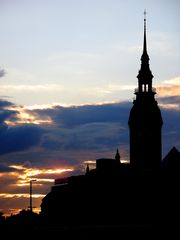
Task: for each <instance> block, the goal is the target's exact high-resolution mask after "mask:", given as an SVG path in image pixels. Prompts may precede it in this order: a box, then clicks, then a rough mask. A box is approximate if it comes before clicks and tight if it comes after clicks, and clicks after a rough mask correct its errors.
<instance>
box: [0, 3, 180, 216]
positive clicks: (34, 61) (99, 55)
mask: <svg viewBox="0 0 180 240" xmlns="http://www.w3.org/2000/svg"><path fill="white" fill-rule="evenodd" d="M70 2H71V4H68V3H67V2H66V1H60V2H59V1H55V2H54V3H53V4H52V3H51V2H49V3H48V2H47V3H44V1H41V0H36V1H34V0H32V1H20V0H17V1H16V3H10V2H9V1H8V0H7V1H4V3H1V4H0V5H1V8H0V9H1V10H0V11H1V21H0V27H1V51H0V52H1V54H0V82H1V83H0V85H1V87H0V95H1V97H0V98H1V99H0V142H1V144H0V211H3V212H5V213H7V214H11V213H17V212H18V211H19V210H20V209H27V208H28V206H29V181H30V180H31V179H34V178H35V179H37V182H36V183H35V184H34V186H33V202H34V207H37V209H36V208H34V210H39V207H40V204H41V199H42V198H43V197H44V196H45V195H46V194H47V193H48V192H49V190H50V188H51V186H52V184H53V181H54V179H56V178H57V177H60V176H61V177H67V176H71V175H78V174H82V173H84V172H85V169H86V165H87V163H88V164H89V167H90V169H91V168H93V167H95V159H98V158H104V157H108V158H112V156H114V154H115V152H116V149H117V147H118V148H119V152H120V155H121V160H122V161H124V162H127V161H129V159H130V153H129V129H128V125H127V119H128V117H129V111H130V109H131V107H132V98H133V97H134V96H133V90H134V88H135V87H137V79H136V74H137V70H138V69H139V65H140V61H139V57H140V55H141V53H142V34H140V33H141V32H142V30H143V26H142V12H143V10H144V8H146V9H147V11H148V14H147V18H148V23H147V27H148V33H147V37H148V44H149V46H150V48H148V53H149V55H150V56H151V61H150V64H151V68H152V70H153V75H154V79H153V85H154V87H156V90H157V95H156V98H157V100H158V104H159V107H160V109H161V113H162V117H163V120H164V122H165V124H164V125H163V130H162V158H163V157H164V156H165V155H166V154H167V153H168V152H169V150H170V149H171V147H172V146H175V147H176V148H177V149H179V147H180V145H179V136H180V126H179V119H180V111H179V109H180V105H179V103H180V97H179V96H180V91H179V89H180V88H179V86H180V84H179V83H180V82H179V80H180V78H179V76H180V73H179V46H180V44H179V37H178V36H179V31H178V28H179V3H177V1H175V0H174V1H170V2H169V3H166V4H164V3H160V2H157V1H149V2H147V3H146V6H143V4H144V3H143V4H142V2H141V1H136V3H134V2H133V3H132V1H131V2H130V1H125V2H123V1H115V0H112V1H109V2H108V1H107V2H106V3H103V7H102V4H101V1H100V2H97V1H90V2H88V3H82V1H76V3H75V2H74V1H70ZM42 3H43V5H42ZM110 9H111V10H110ZM62 12H63V14H60V13H62ZM160 12H161V14H159V13H160ZM167 16H168V17H167ZM125 23H126V24H125ZM165 23H166V24H165ZM72 39H74V40H73V41H72ZM70 104H74V106H72V105H70Z"/></svg>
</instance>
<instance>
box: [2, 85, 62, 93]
mask: <svg viewBox="0 0 180 240" xmlns="http://www.w3.org/2000/svg"><path fill="white" fill-rule="evenodd" d="M62 90H63V86H61V85H59V84H42V85H40V84H34V85H29V84H21V85H20V84H16V85H13V84H7V85H5V84H3V85H2V86H1V92H7V91H18V92H22V91H23V92H24V91H25V92H39V91H41V92H51V91H56V92H61V91H62Z"/></svg>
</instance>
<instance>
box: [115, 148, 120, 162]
mask: <svg viewBox="0 0 180 240" xmlns="http://www.w3.org/2000/svg"><path fill="white" fill-rule="evenodd" d="M120 158H121V157H120V154H119V150H118V149H117V151H116V155H115V159H116V161H117V162H120Z"/></svg>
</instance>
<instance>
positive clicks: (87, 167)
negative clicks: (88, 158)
mask: <svg viewBox="0 0 180 240" xmlns="http://www.w3.org/2000/svg"><path fill="white" fill-rule="evenodd" d="M89 171H90V170H89V164H87V166H86V174H89Z"/></svg>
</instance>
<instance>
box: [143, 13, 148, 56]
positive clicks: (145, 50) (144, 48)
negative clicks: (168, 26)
mask: <svg viewBox="0 0 180 240" xmlns="http://www.w3.org/2000/svg"><path fill="white" fill-rule="evenodd" d="M146 14H147V13H146V9H145V10H144V45H143V52H144V53H146V52H147V46H146Z"/></svg>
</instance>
